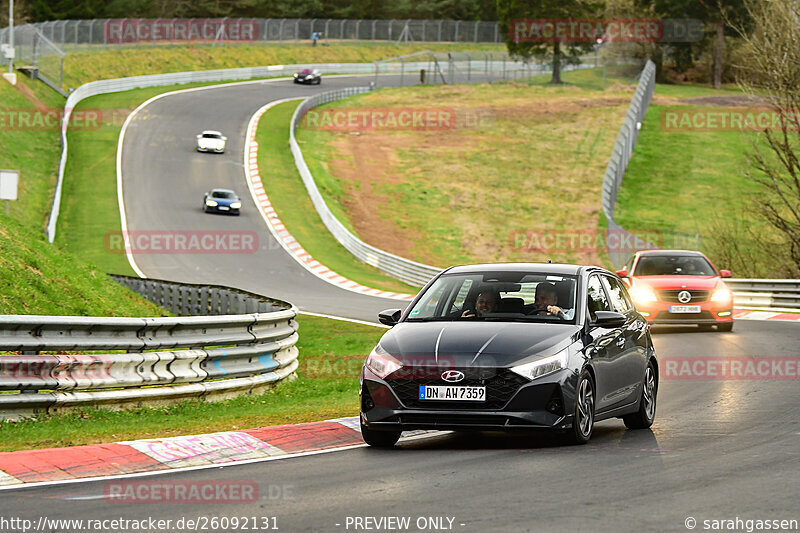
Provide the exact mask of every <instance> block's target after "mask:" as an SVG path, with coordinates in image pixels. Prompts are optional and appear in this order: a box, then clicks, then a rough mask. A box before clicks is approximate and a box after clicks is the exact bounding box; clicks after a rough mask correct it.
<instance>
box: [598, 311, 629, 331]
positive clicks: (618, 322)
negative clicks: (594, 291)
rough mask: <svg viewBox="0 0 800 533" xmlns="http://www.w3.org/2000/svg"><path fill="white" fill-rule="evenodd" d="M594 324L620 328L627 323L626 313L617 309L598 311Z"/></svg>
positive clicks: (602, 326)
mask: <svg viewBox="0 0 800 533" xmlns="http://www.w3.org/2000/svg"><path fill="white" fill-rule="evenodd" d="M595 316H596V317H597V318H595V319H594V320H593V321H592V326H597V327H600V328H620V327H622V326H624V325H625V315H623V314H622V313H617V312H616V311H597V312H596V313H595Z"/></svg>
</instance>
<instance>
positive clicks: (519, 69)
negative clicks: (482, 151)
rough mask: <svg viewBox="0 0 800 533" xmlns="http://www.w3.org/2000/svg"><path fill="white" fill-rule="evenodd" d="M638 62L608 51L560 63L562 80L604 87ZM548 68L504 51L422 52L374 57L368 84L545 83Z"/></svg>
mask: <svg viewBox="0 0 800 533" xmlns="http://www.w3.org/2000/svg"><path fill="white" fill-rule="evenodd" d="M642 65H643V60H641V59H636V58H632V57H628V56H625V55H616V54H614V53H613V51H611V50H608V51H604V53H597V54H590V55H585V56H581V57H579V58H578V60H577V62H574V63H571V64H562V65H561V80H562V81H563V82H566V83H579V84H583V85H587V86H592V87H596V88H598V89H605V88H606V86H607V85H610V84H612V83H617V82H624V83H631V82H633V81H635V78H636V77H637V76H638V75H639V73H640V72H641V70H642ZM552 71H553V63H552V61H547V60H544V59H538V58H533V59H531V60H530V61H521V60H520V59H519V58H515V57H513V56H510V55H508V54H507V53H506V52H441V53H434V52H429V51H426V52H419V53H416V54H410V55H406V56H399V57H393V58H390V59H384V60H381V61H376V62H375V63H374V69H373V72H374V80H373V82H374V86H375V87H376V88H380V87H398V86H399V87H406V86H410V85H416V84H434V85H435V84H452V83H483V82H495V81H524V82H528V83H537V82H538V83H549V82H550V80H551V77H552Z"/></svg>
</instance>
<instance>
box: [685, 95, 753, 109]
mask: <svg viewBox="0 0 800 533" xmlns="http://www.w3.org/2000/svg"><path fill="white" fill-rule="evenodd" d="M678 102H680V103H682V104H689V105H706V106H715V107H716V106H718V107H765V106H766V105H767V102H766V101H765V100H764V99H762V98H757V97H755V96H749V95H744V94H742V95H731V96H699V97H696V98H683V99H680V100H678Z"/></svg>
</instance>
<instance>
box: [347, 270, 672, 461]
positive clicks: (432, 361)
mask: <svg viewBox="0 0 800 533" xmlns="http://www.w3.org/2000/svg"><path fill="white" fill-rule="evenodd" d="M482 300H484V302H483V303H481V301H482ZM485 300H489V304H490V305H486V302H485ZM476 302H477V303H479V305H477V306H476ZM492 302H494V303H492ZM379 319H380V321H381V322H383V323H384V324H386V325H390V326H392V328H391V329H390V330H389V331H387V332H386V333H385V334H384V335H383V337H382V338H381V340H380V341H379V343H378V345H377V346H376V347H375V348H374V349H373V350H372V352H371V353H370V355H369V357H368V358H367V360H366V361H365V363H364V366H363V368H362V371H361V381H360V400H361V413H360V421H361V433H362V436H363V438H364V441H365V442H366V443H367V444H370V445H372V446H384V447H388V446H393V445H394V444H395V443H396V442H397V440H398V439H399V437H400V434H401V432H402V431H405V430H414V429H441V430H457V431H465V430H467V431H468V430H475V431H515V430H542V429H543V430H556V431H558V432H561V433H562V434H563V435H564V437H566V439H567V440H568V441H569V442H573V443H585V442H587V441H588V440H589V439H590V438H591V436H592V430H593V427H594V423H595V422H597V421H599V420H604V419H607V418H612V417H617V418H622V419H623V421H624V423H625V425H626V426H627V427H628V428H647V427H650V426H651V425H652V423H653V420H654V418H655V410H656V395H657V391H658V361H657V358H656V352H655V349H654V347H653V342H652V339H651V337H650V331H649V326H648V323H647V321H646V320H645V319H644V318H643V317H642V315H640V314H639V313H638V312H637V311H636V308H635V307H634V306H633V303H632V302H631V299H630V297H629V296H628V293H627V290H626V288H625V285H624V284H623V283H622V281H621V280H620V279H619V278H618V277H617V276H616V275H614V274H612V273H611V272H609V271H607V270H605V269H602V268H599V267H592V266H576V265H555V264H535V263H518V264H514V263H509V264H485V265H469V266H457V267H451V268H449V269H447V270H445V271H443V272H442V273H440V274H439V275H437V276H436V277H435V278H434V279H433V280H431V281H430V282H429V283H428V285H426V286H425V288H424V289H423V290H422V291H421V292H420V293H419V294H418V295H417V296H416V298H415V299H414V300H413V301H412V303H411V305H410V306H409V307H408V308H407V309H406V310H405V311H404V312H403V311H401V310H399V309H390V310H387V311H383V312H382V313H380V314H379Z"/></svg>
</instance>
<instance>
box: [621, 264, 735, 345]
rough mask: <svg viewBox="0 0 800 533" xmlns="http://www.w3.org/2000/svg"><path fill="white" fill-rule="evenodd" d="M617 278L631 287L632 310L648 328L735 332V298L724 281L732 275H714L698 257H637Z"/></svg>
mask: <svg viewBox="0 0 800 533" xmlns="http://www.w3.org/2000/svg"><path fill="white" fill-rule="evenodd" d="M617 275H619V276H620V277H621V278H623V280H624V281H625V283H626V284H627V285H628V287H629V288H630V294H631V298H632V299H633V302H634V304H636V309H637V310H638V311H639V312H640V313H641V314H642V315H643V316H644V317H645V318H646V319H647V321H648V322H650V323H651V324H698V325H699V326H700V327H701V328H710V327H711V326H712V325H716V326H717V329H719V330H720V331H731V330H732V329H733V294H732V293H731V291H730V289H728V287H727V286H726V285H725V282H724V281H722V278H729V277H731V273H730V271H728V270H719V271H718V270H717V269H716V268H714V265H712V264H711V261H709V260H708V258H707V257H706V256H705V255H703V254H702V253H700V252H692V251H687V250H644V251H640V252H636V253H635V254H633V256H632V257H631V258H630V259H629V260H628V263H627V264H626V265H625V268H623V269H622V270H618V271H617Z"/></svg>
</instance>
